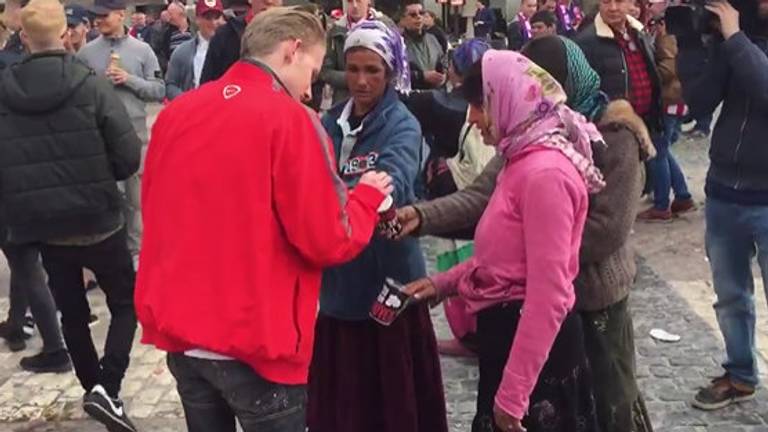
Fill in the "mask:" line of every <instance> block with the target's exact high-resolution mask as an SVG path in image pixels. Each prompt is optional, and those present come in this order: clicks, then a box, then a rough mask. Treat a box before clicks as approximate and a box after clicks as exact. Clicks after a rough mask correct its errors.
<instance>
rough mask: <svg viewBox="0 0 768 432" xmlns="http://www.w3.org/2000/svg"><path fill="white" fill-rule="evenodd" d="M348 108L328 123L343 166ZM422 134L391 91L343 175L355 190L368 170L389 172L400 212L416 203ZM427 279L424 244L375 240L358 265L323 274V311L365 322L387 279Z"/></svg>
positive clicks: (370, 119) (340, 106) (366, 123)
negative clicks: (343, 123) (343, 124)
mask: <svg viewBox="0 0 768 432" xmlns="http://www.w3.org/2000/svg"><path fill="white" fill-rule="evenodd" d="M345 105H346V102H344V103H340V104H338V105H337V106H335V107H334V108H332V109H331V110H330V111H329V112H328V113H327V114H326V115H325V116H324V117H323V126H324V127H325V129H326V130H327V131H328V134H329V135H330V136H331V139H332V140H333V146H334V151H335V153H336V160H337V164H336V165H337V166H338V158H339V154H340V153H341V143H342V139H343V133H342V131H341V127H339V125H338V123H337V121H338V119H339V117H341V114H342V112H343V110H344V107H345ZM421 149H422V147H421V129H420V128H419V123H418V122H417V121H416V119H415V118H414V117H413V115H411V113H410V112H409V111H408V108H406V107H405V105H403V103H402V102H400V100H399V99H398V96H397V94H396V93H395V92H394V91H393V90H391V89H389V90H387V92H386V93H385V95H384V97H383V98H382V100H381V101H380V102H379V104H378V105H377V106H376V108H374V110H373V111H372V112H371V113H369V114H368V116H367V117H366V119H365V120H364V122H363V130H362V132H360V134H359V135H358V139H357V143H356V144H355V146H354V148H353V149H352V153H351V154H350V156H349V159H348V162H347V163H346V164H345V165H344V169H342V170H339V175H340V176H341V178H342V179H343V180H344V181H345V183H346V184H347V186H349V187H354V186H355V185H356V184H357V182H358V181H359V179H360V176H361V175H362V174H363V173H364V172H365V171H368V170H377V171H385V172H387V173H388V174H389V175H391V176H392V179H393V185H394V188H395V190H394V192H393V193H392V197H393V198H394V200H395V204H396V205H397V206H398V207H402V206H405V205H408V204H411V203H413V202H414V201H415V200H416V197H415V193H414V183H415V182H416V180H417V177H418V175H419V171H420V168H421V157H422V156H421ZM425 275H426V269H425V265H424V256H423V255H422V252H421V248H420V247H419V241H418V240H417V239H414V238H409V239H406V240H403V241H399V242H395V241H391V240H387V239H384V238H383V237H381V236H379V235H378V234H374V237H373V239H372V240H371V244H370V245H369V246H368V248H366V249H365V250H364V251H363V253H362V254H360V255H359V256H358V257H357V258H356V259H355V260H354V261H351V262H349V263H347V264H344V265H342V266H338V267H334V268H331V269H328V270H326V271H325V272H324V273H323V283H322V289H321V292H320V311H321V312H322V313H323V314H326V315H330V316H333V317H335V318H339V319H346V320H364V319H367V318H368V311H369V310H370V309H371V305H373V302H374V301H375V300H376V296H377V295H378V294H379V291H380V290H381V287H382V284H383V283H384V278H386V277H391V278H393V279H395V280H397V281H399V282H401V283H408V282H411V281H413V280H416V279H418V278H421V277H424V276H425Z"/></svg>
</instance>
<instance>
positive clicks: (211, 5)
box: [195, 0, 224, 16]
mask: <svg viewBox="0 0 768 432" xmlns="http://www.w3.org/2000/svg"><path fill="white" fill-rule="evenodd" d="M210 11H217V12H221V13H224V5H223V4H222V3H221V0H197V4H196V5H195V15H197V16H201V15H204V14H205V13H206V12H210Z"/></svg>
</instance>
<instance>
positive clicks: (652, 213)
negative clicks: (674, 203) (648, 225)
mask: <svg viewBox="0 0 768 432" xmlns="http://www.w3.org/2000/svg"><path fill="white" fill-rule="evenodd" d="M674 217H675V216H674V215H673V214H672V212H671V211H669V210H659V209H657V208H655V207H651V208H649V209H648V210H646V211H644V212H642V213H640V214H639V215H637V220H640V221H643V222H670V221H672V219H673V218H674Z"/></svg>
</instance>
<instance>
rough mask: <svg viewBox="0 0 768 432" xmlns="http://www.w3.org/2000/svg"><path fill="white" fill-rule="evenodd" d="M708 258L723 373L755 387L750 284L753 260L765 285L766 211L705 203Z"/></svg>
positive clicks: (767, 280) (712, 201)
mask: <svg viewBox="0 0 768 432" xmlns="http://www.w3.org/2000/svg"><path fill="white" fill-rule="evenodd" d="M706 222H707V234H706V244H707V256H708V257H709V264H710V266H711V267H712V280H713V282H714V287H715V294H717V302H716V303H715V312H716V313H717V321H718V323H719V324H720V331H721V332H722V334H723V339H725V350H726V353H727V356H728V358H727V360H726V361H725V363H723V368H725V370H726V372H728V374H729V375H730V376H731V377H732V378H733V379H734V380H735V381H738V382H740V383H744V384H749V385H753V386H754V385H757V383H758V376H757V365H756V361H755V354H754V349H755V300H754V292H755V284H754V279H753V277H752V267H751V264H752V259H753V258H754V257H755V256H757V262H758V264H759V265H760V270H761V273H762V278H763V283H768V206H743V205H738V204H730V203H726V202H723V201H718V200H716V199H712V198H708V199H707V208H706Z"/></svg>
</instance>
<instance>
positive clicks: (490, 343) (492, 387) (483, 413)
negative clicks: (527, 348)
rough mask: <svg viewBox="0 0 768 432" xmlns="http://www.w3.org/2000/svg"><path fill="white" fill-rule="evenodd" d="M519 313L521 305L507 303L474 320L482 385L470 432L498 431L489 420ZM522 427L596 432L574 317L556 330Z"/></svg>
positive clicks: (537, 430) (580, 332)
mask: <svg viewBox="0 0 768 432" xmlns="http://www.w3.org/2000/svg"><path fill="white" fill-rule="evenodd" d="M521 307H522V302H511V303H506V304H503V305H498V306H494V307H492V308H489V309H485V310H483V311H481V312H479V313H478V314H477V338H478V342H479V345H480V352H479V361H480V383H479V385H478V396H477V414H476V416H475V420H474V422H473V424H472V432H498V431H499V429H498V428H496V426H495V424H494V419H493V406H494V400H495V398H496V392H497V391H498V389H499V385H500V384H501V380H502V377H503V374H504V367H505V366H506V364H507V359H508V358H509V352H510V349H511V347H512V342H513V340H514V337H515V332H516V331H517V325H518V323H519V321H520V309H521ZM513 361H514V359H513ZM523 426H525V427H526V428H527V429H528V431H529V432H599V431H600V429H599V426H598V425H597V414H596V411H595V400H594V397H593V393H592V376H591V372H590V369H589V363H588V361H587V358H586V354H585V352H584V337H583V330H582V326H581V318H580V317H579V315H578V314H575V313H572V314H569V315H568V317H567V318H566V319H565V321H564V322H563V325H562V326H561V328H560V332H559V333H558V335H557V337H556V339H555V342H554V345H553V346H552V350H551V351H550V354H549V358H548V360H547V362H546V363H545V364H544V368H543V369H542V371H541V374H540V375H539V379H538V382H537V383H536V386H535V388H534V390H533V393H532V394H531V398H530V405H529V409H528V415H527V416H526V417H525V418H524V419H523Z"/></svg>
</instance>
